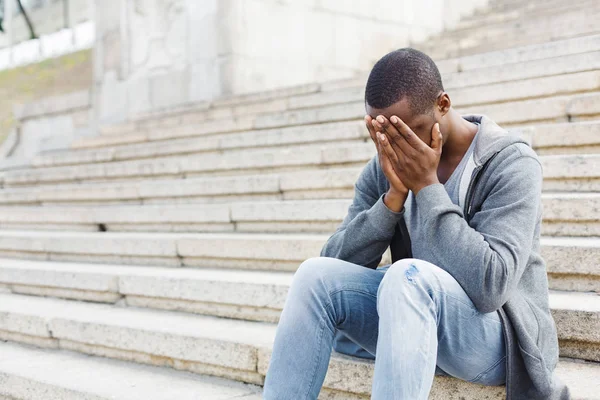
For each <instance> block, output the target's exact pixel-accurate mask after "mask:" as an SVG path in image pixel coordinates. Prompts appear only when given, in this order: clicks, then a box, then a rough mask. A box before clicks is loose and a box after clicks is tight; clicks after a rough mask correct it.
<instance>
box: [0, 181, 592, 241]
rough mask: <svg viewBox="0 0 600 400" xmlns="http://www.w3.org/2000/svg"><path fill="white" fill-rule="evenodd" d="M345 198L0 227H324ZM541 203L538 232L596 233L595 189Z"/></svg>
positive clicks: (338, 215)
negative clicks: (540, 230) (540, 228)
mask: <svg viewBox="0 0 600 400" xmlns="http://www.w3.org/2000/svg"><path fill="white" fill-rule="evenodd" d="M357 173H359V171H357ZM348 189H352V188H348ZM351 203H352V199H351V198H347V199H317V200H284V201H281V200H275V201H252V202H243V201H234V202H231V203H225V202H223V203H218V204H206V203H204V204H185V205H181V204H179V205H172V204H165V205H125V206H96V207H94V206H69V207H64V206H58V207H57V206H44V207H23V206H13V207H0V228H1V229H11V230H72V231H98V230H101V231H110V232H120V231H129V232H131V231H141V232H234V231H235V232H264V233H284V232H287V233H294V232H295V233H298V232H302V233H307V232H310V233H328V232H333V231H335V229H336V228H337V226H339V224H340V223H341V222H342V220H343V219H344V217H345V215H346V213H347V210H348V208H349V206H350V204H351ZM542 204H543V209H544V211H543V216H544V223H543V224H542V234H543V235H546V236H584V237H587V236H596V237H600V193H568V194H567V193H546V194H544V195H543V196H542Z"/></svg>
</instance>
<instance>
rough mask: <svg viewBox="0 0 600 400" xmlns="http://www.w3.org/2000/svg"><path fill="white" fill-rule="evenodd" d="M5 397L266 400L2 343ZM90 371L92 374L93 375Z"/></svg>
mask: <svg viewBox="0 0 600 400" xmlns="http://www.w3.org/2000/svg"><path fill="white" fill-rule="evenodd" d="M0 353H1V354H2V355H3V357H2V360H0V382H2V384H1V385H0V394H1V395H3V396H10V397H14V398H16V399H28V400H47V399H77V400H108V399H114V400H136V399H138V400H142V399H143V400H172V399H182V400H184V399H189V400H191V399H197V398H198V395H200V394H201V395H202V398H203V399H207V400H229V399H234V398H235V399H248V400H251V399H252V400H258V399H260V398H261V396H260V393H261V388H260V387H259V386H255V385H248V384H243V383H239V382H232V381H229V380H226V379H222V378H217V377H212V376H199V375H196V374H191V373H187V372H179V371H173V370H169V369H166V368H157V367H151V366H145V365H139V364H134V363H128V362H123V361H116V360H111V359H106V358H101V357H90V356H85V355H82V354H77V353H74V352H70V351H50V350H41V349H37V348H33V347H29V346H24V345H16V344H9V343H0ZM90 371H93V373H92V374H91V373H90Z"/></svg>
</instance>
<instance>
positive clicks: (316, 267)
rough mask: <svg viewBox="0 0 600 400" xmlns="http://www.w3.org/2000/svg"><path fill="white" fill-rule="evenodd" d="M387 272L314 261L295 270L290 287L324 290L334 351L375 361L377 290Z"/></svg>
mask: <svg viewBox="0 0 600 400" xmlns="http://www.w3.org/2000/svg"><path fill="white" fill-rule="evenodd" d="M386 269H387V268H382V267H380V268H378V269H370V268H367V267H364V266H361V265H358V264H354V263H351V262H348V261H344V260H340V259H336V258H332V257H313V258H310V259H308V260H306V261H304V262H303V263H302V264H301V265H300V267H299V268H298V271H297V272H296V274H295V276H294V282H293V283H292V284H293V285H297V284H298V285H304V284H306V285H314V287H324V288H325V290H326V296H325V297H326V298H325V304H324V306H325V308H326V309H327V311H328V313H329V314H330V315H331V316H332V318H333V320H334V324H335V326H336V332H335V337H334V341H333V349H334V350H335V351H337V352H339V353H343V354H347V355H352V356H357V357H362V358H371V359H373V358H374V356H375V349H376V348H377V336H378V328H379V316H378V314H377V290H378V288H379V283H380V282H381V279H382V278H383V276H384V271H385V270H386ZM315 281H317V282H315Z"/></svg>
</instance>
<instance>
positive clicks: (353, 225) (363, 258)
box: [320, 155, 404, 269]
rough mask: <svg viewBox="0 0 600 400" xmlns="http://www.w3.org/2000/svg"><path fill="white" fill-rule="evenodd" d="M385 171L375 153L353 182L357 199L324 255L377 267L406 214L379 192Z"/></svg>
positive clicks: (323, 249) (323, 250)
mask: <svg viewBox="0 0 600 400" xmlns="http://www.w3.org/2000/svg"><path fill="white" fill-rule="evenodd" d="M380 173H381V174H383V171H381V169H380V168H379V160H378V156H377V155H375V156H374V157H373V158H371V160H370V161H369V162H368V163H367V165H366V166H365V167H364V168H363V170H362V172H361V174H360V176H359V177H358V179H357V181H356V183H355V184H354V199H353V200H352V203H351V204H350V206H349V207H348V213H347V214H346V216H345V218H344V220H343V221H342V223H341V224H340V226H338V228H337V229H336V231H335V232H334V233H333V234H332V235H331V236H330V237H329V238H328V239H327V241H326V242H325V244H324V246H323V248H322V249H321V254H320V255H321V256H322V257H332V258H338V259H341V260H344V261H348V262H351V263H354V264H358V265H362V266H365V267H367V268H371V269H375V268H377V266H378V265H379V263H380V262H381V258H382V256H383V253H384V252H385V250H386V249H387V248H388V246H389V245H390V242H391V240H392V237H393V236H394V232H395V227H396V224H397V223H398V221H400V220H401V219H402V218H403V217H404V208H403V209H402V210H401V211H400V212H394V211H392V210H390V209H389V208H388V207H387V206H386V205H385V203H384V202H383V197H384V195H385V193H384V194H381V195H380V194H379V191H378V179H379V176H380Z"/></svg>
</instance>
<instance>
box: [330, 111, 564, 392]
mask: <svg viewBox="0 0 600 400" xmlns="http://www.w3.org/2000/svg"><path fill="white" fill-rule="evenodd" d="M463 118H465V119H466V120H468V121H471V122H478V123H480V130H479V133H478V134H477V137H476V140H477V141H476V143H475V148H474V150H473V158H472V160H471V168H466V169H465V174H467V175H465V176H466V178H467V179H465V180H464V182H466V184H464V185H463V186H464V187H466V188H468V189H467V190H466V193H465V194H464V198H465V202H464V203H465V204H464V207H459V206H457V205H455V204H454V203H452V201H451V200H450V198H449V196H448V193H447V192H446V189H445V188H444V185H442V184H441V183H439V184H434V185H430V186H427V187H425V188H423V189H422V190H421V191H419V193H418V194H417V196H415V204H416V207H417V212H416V213H414V211H413V214H414V215H415V218H414V220H412V221H411V223H410V226H407V225H406V223H405V218H404V211H405V210H404V209H403V210H402V211H400V212H393V211H392V210H390V209H389V208H387V206H386V205H385V204H384V203H383V196H384V194H385V193H386V192H387V190H388V189H389V187H390V185H389V182H388V180H387V178H386V177H385V175H384V173H383V171H382V170H381V167H380V165H379V160H378V157H377V155H375V156H374V157H373V158H372V159H371V160H370V161H369V162H368V163H367V165H366V166H365V167H364V169H363V170H362V172H361V174H360V176H359V178H358V180H357V181H356V183H355V185H354V190H355V195H354V199H353V201H352V204H351V205H350V207H349V208H348V213H347V215H346V217H345V218H344V220H343V221H342V223H341V224H340V226H339V227H338V228H337V229H336V231H335V232H334V233H333V234H332V235H331V236H330V237H329V239H328V240H327V242H326V243H325V244H324V246H323V248H322V250H321V254H320V255H321V256H325V257H333V258H338V259H342V260H346V261H349V262H352V263H355V264H359V265H363V266H365V267H367V268H371V269H375V268H377V266H378V265H379V263H380V262H381V259H382V256H383V253H384V252H385V250H386V249H387V247H388V246H389V247H390V250H391V254H392V262H395V261H397V260H399V259H403V258H413V257H414V258H419V259H422V260H426V261H429V262H431V263H433V264H435V265H437V266H439V267H441V268H443V269H445V270H446V271H448V272H449V273H450V274H451V275H452V276H453V277H454V278H455V279H456V280H457V281H458V283H459V284H460V285H461V286H462V287H463V289H464V290H465V292H466V293H467V295H468V296H469V297H470V298H471V300H472V301H473V304H474V305H475V307H476V308H477V309H478V310H479V311H480V312H482V313H489V312H493V311H496V312H498V313H499V316H500V319H501V321H502V325H503V327H504V336H505V342H506V350H507V358H506V368H507V373H506V399H510V400H517V399H519V400H521V399H523V400H525V399H527V400H537V399H540V400H541V399H544V400H563V399H570V398H571V396H570V393H569V389H568V388H567V387H566V385H564V383H563V382H561V381H560V379H559V378H558V377H557V376H556V374H555V373H554V369H555V367H556V364H557V362H558V337H557V332H556V325H555V323H554V320H553V318H552V315H551V313H550V306H549V304H548V278H547V275H546V265H545V262H544V260H543V259H542V257H541V255H540V226H541V221H542V205H541V190H542V180H543V178H542V168H541V164H540V162H539V160H538V157H537V155H536V153H535V152H534V151H533V150H532V149H531V147H529V146H528V144H527V143H526V142H525V141H523V140H522V139H521V138H519V137H517V136H512V135H510V134H509V133H508V132H506V131H505V130H504V129H502V128H500V127H499V126H498V125H497V124H496V123H495V122H494V121H492V120H491V119H489V118H487V117H486V116H483V115H465V116H463ZM468 174H472V175H471V176H470V178H469V176H468ZM410 195H412V193H411V194H410ZM461 204H462V203H461Z"/></svg>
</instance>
